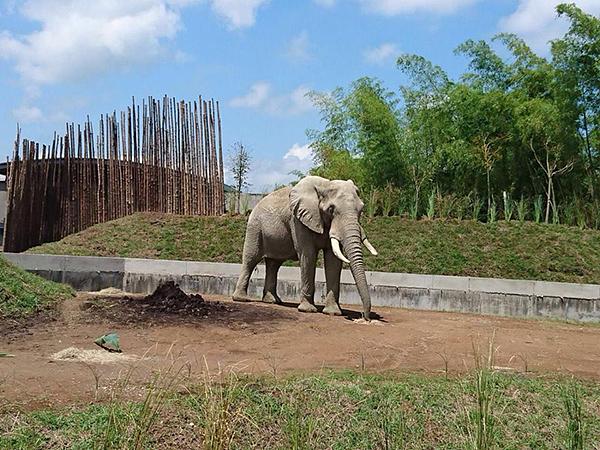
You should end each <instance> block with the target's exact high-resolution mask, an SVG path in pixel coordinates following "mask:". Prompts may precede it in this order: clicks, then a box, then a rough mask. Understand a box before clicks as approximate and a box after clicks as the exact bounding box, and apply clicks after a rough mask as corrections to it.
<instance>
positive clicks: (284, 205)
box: [250, 186, 292, 220]
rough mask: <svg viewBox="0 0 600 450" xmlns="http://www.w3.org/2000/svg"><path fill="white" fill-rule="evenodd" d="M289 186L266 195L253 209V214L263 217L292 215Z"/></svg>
mask: <svg viewBox="0 0 600 450" xmlns="http://www.w3.org/2000/svg"><path fill="white" fill-rule="evenodd" d="M291 190H292V188H290V187H289V186H286V187H283V188H281V189H277V190H276V191H273V192H271V193H270V194H269V195H267V196H266V197H264V198H263V199H262V200H261V201H260V202H258V204H257V205H256V206H255V207H254V209H253V210H252V213H251V214H250V215H251V216H253V215H254V216H256V217H262V216H264V215H267V216H270V215H275V216H277V217H279V218H281V219H284V220H285V219H286V218H290V217H291V211H290V206H289V204H290V191H291Z"/></svg>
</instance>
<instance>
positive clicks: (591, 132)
mask: <svg viewBox="0 0 600 450" xmlns="http://www.w3.org/2000/svg"><path fill="white" fill-rule="evenodd" d="M556 11H557V13H558V15H559V16H564V17H567V18H568V19H569V21H570V26H569V30H568V31H567V33H566V34H565V36H564V37H563V38H561V39H556V40H554V41H552V57H553V61H554V64H555V66H556V67H557V70H558V75H559V81H560V84H561V86H562V87H563V91H564V92H565V94H566V95H564V96H563V98H564V100H565V101H564V105H563V109H564V110H567V111H574V112H575V116H576V120H577V126H578V131H579V136H580V139H581V142H582V146H583V148H584V149H585V150H584V153H585V157H586V160H587V168H586V169H587V173H588V176H589V177H590V178H591V183H590V191H591V195H592V198H594V197H595V189H597V188H598V186H595V185H597V171H598V163H597V159H598V157H599V154H598V151H599V147H600V63H599V61H600V19H599V18H598V17H595V16H593V15H591V14H586V13H585V12H584V11H582V10H581V9H580V8H578V7H577V6H575V4H560V5H558V6H557V7H556ZM570 104H571V105H573V107H572V108H570V107H569V106H571V105H570ZM565 106H566V107H565Z"/></svg>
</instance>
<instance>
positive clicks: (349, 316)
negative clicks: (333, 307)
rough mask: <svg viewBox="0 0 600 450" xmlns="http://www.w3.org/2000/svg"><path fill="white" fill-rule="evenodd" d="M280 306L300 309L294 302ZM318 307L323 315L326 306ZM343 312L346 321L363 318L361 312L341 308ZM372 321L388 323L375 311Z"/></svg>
mask: <svg viewBox="0 0 600 450" xmlns="http://www.w3.org/2000/svg"><path fill="white" fill-rule="evenodd" d="M279 306H283V307H285V308H294V309H297V308H298V303H292V302H285V301H284V302H283V303H280V304H279ZM315 306H316V307H317V310H318V313H319V314H321V313H323V308H325V305H315ZM340 309H341V310H342V316H341V317H343V318H344V319H346V320H356V319H360V318H362V312H360V311H353V310H351V309H345V308H341V307H340ZM371 320H378V321H380V322H384V323H385V322H387V321H386V320H385V319H384V318H383V316H380V315H379V314H377V313H376V312H374V311H371Z"/></svg>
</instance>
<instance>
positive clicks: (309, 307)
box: [298, 300, 317, 313]
mask: <svg viewBox="0 0 600 450" xmlns="http://www.w3.org/2000/svg"><path fill="white" fill-rule="evenodd" d="M298 311H300V312H307V313H315V312H317V307H316V306H315V305H313V304H312V303H309V302H308V300H302V301H301V302H300V304H299V305H298Z"/></svg>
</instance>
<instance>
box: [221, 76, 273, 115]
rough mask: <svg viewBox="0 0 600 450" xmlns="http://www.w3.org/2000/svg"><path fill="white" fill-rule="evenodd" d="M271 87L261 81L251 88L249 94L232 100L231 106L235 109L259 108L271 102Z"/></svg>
mask: <svg viewBox="0 0 600 450" xmlns="http://www.w3.org/2000/svg"><path fill="white" fill-rule="evenodd" d="M270 92H271V85H270V84H269V83H267V82H264V81H259V82H258V83H254V84H253V85H252V86H250V90H249V91H248V93H247V94H245V95H242V96H240V97H235V98H233V99H231V101H230V102H229V104H230V105H231V106H233V107H235V108H259V107H261V106H263V105H264V104H265V103H266V102H268V101H269V95H270Z"/></svg>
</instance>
